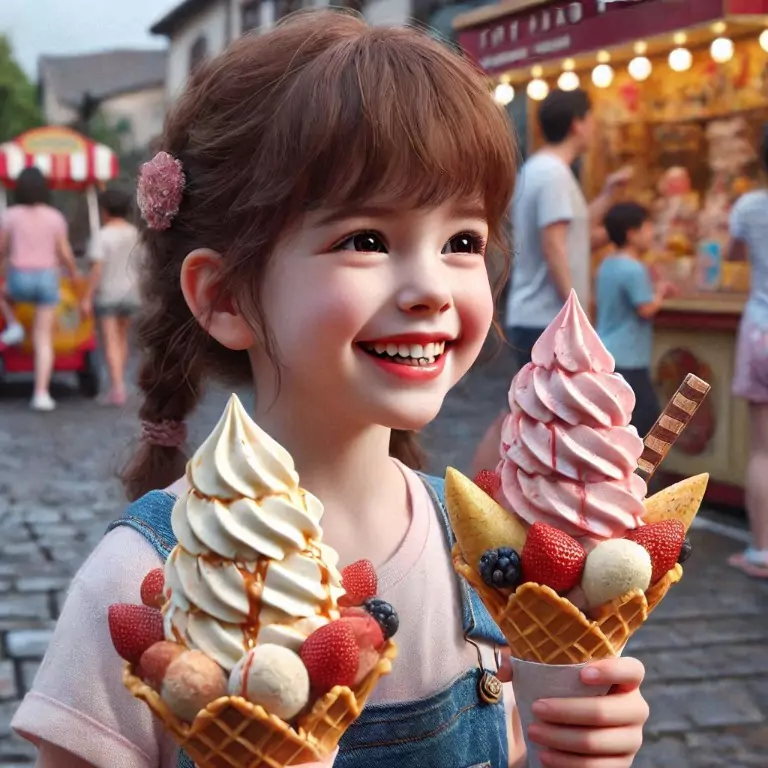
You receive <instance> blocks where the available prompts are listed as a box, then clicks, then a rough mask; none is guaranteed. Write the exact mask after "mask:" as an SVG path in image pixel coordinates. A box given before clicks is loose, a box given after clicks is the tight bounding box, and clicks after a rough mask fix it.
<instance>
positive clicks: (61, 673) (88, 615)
mask: <svg viewBox="0 0 768 768" xmlns="http://www.w3.org/2000/svg"><path fill="white" fill-rule="evenodd" d="M400 466H401V467H402V465H400ZM402 469H403V473H404V475H405V477H406V480H407V483H408V489H409V494H410V503H411V510H412V518H411V525H410V527H409V530H408V532H407V534H406V536H405V538H404V539H403V541H402V543H401V544H400V547H399V548H398V550H397V551H396V552H395V554H394V555H393V556H392V558H390V560H389V561H388V562H387V563H385V564H384V565H383V566H381V567H380V568H379V570H378V576H379V594H380V595H381V596H382V597H383V598H384V599H386V600H387V601H388V602H390V603H391V604H392V605H394V606H396V607H397V610H398V613H399V614H400V630H399V632H398V635H397V643H398V649H399V653H398V658H397V661H396V662H395V664H394V666H393V671H392V673H391V674H390V675H389V676H387V677H384V678H382V680H381V681H380V682H379V684H378V686H377V688H376V690H375V692H374V694H373V696H372V701H374V702H377V703H391V702H398V701H408V700H413V699H419V698H423V697H427V696H430V695H432V694H434V693H436V692H438V691H439V690H441V689H443V688H445V687H446V686H448V685H449V684H450V683H451V682H452V681H453V680H454V679H455V678H457V677H458V676H460V675H462V674H464V672H466V670H467V669H471V668H473V667H474V666H475V665H476V664H477V655H476V651H475V650H474V648H473V647H472V646H471V645H469V644H468V643H467V642H466V641H465V640H464V636H463V631H462V622H461V612H460V610H459V606H460V597H459V590H458V583H457V581H456V577H455V575H454V572H453V568H452V565H451V560H450V557H449V553H448V552H447V550H446V543H445V537H444V533H443V529H442V527H441V524H440V521H439V518H438V512H437V510H435V508H434V505H433V504H432V500H431V498H430V496H429V494H428V492H427V490H426V488H425V487H424V485H423V483H422V482H421V481H420V480H419V478H418V476H417V475H416V474H415V473H414V472H412V471H411V470H409V469H406V468H405V467H402ZM174 489H175V487H174ZM159 564H160V557H159V556H158V554H157V553H156V552H155V550H154V549H153V548H152V546H151V545H150V544H149V543H148V542H147V541H146V540H145V539H144V537H142V536H141V535H140V534H139V533H137V532H136V531H134V530H133V529H131V528H127V527H120V528H117V529H116V530H114V531H112V532H111V533H109V534H108V535H107V536H105V538H104V539H103V540H102V542H101V543H100V544H99V545H98V546H97V548H96V549H95V551H94V552H93V554H92V555H91V556H90V558H89V559H88V560H87V561H86V563H85V564H84V565H83V567H82V568H81V569H80V571H79V573H78V574H77V575H76V576H75V579H74V581H73V583H72V586H71V587H70V592H69V595H68V597H67V601H66V603H65V605H64V609H63V611H62V614H61V617H60V618H59V622H58V624H57V626H56V631H55V633H54V636H53V640H52V641H51V645H50V646H49V649H48V653H47V654H46V656H45V659H44V660H43V663H42V666H41V667H40V671H39V672H38V674H37V677H36V678H35V681H34V684H33V687H32V690H31V691H30V692H29V693H28V694H27V696H26V697H25V699H24V701H23V702H22V704H21V706H20V707H19V709H18V711H17V712H16V715H15V717H14V719H13V723H12V726H13V727H14V728H15V729H16V730H17V731H18V732H19V733H21V735H23V736H25V737H26V738H28V739H30V740H32V741H33V742H39V741H41V740H45V741H48V742H51V743H54V744H56V745H58V746H60V747H62V748H63V749H66V750H67V751H69V752H72V753H74V754H76V755H78V756H80V757H81V758H83V759H84V760H86V761H87V762H89V763H91V764H92V765H94V766H98V767H101V766H104V767H106V766H114V765H119V766H121V768H176V761H177V752H176V748H175V746H174V744H173V741H172V740H171V738H170V737H169V736H168V735H166V734H165V732H164V731H163V729H162V727H161V726H160V724H159V723H158V722H157V721H156V720H155V719H154V718H153V716H152V715H151V713H150V711H149V709H148V708H147V707H146V705H144V704H143V703H142V702H140V701H138V700H136V699H134V698H133V697H132V696H131V695H130V694H129V693H128V692H127V691H126V689H125V688H124V687H123V684H122V665H123V662H122V661H121V660H120V658H119V657H118V656H117V654H116V653H115V651H114V649H113V647H112V642H111V640H110V638H109V629H108V627H107V621H106V617H107V606H108V605H110V604H111V603H115V602H130V603H133V602H136V601H137V600H138V595H139V587H140V584H141V580H142V578H143V577H144V575H145V574H146V573H147V572H148V571H150V570H152V569H153V568H156V567H157V566H158V565H159ZM483 653H484V660H485V663H486V665H487V666H489V667H490V668H493V666H492V664H493V662H492V656H493V653H492V649H491V648H490V647H489V648H483ZM504 687H505V689H506V690H505V702H506V705H507V709H508V713H509V714H510V717H509V718H508V722H509V723H511V710H512V708H513V697H512V687H511V686H510V685H505V686H504ZM509 732H510V741H511V742H512V741H513V739H514V736H513V734H512V730H511V728H510V729H509ZM520 749H521V747H520V745H517V747H516V746H515V744H513V743H510V755H511V756H514V755H516V754H517V755H519V752H520ZM331 762H332V761H331ZM328 765H330V763H328Z"/></svg>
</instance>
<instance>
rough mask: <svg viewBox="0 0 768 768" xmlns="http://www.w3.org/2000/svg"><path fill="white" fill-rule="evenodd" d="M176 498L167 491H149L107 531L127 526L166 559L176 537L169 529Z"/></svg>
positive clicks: (171, 529)
mask: <svg viewBox="0 0 768 768" xmlns="http://www.w3.org/2000/svg"><path fill="white" fill-rule="evenodd" d="M175 503H176V497H175V496H174V495H173V494H172V493H168V492H167V491H150V492H149V493H148V494H146V495H145V496H142V497H141V498H140V499H137V500H136V501H134V502H133V504H131V505H130V506H129V507H128V508H127V509H126V510H125V512H123V514H122V516H121V517H119V518H118V519H117V520H115V521H114V522H112V523H110V525H109V527H108V528H107V531H108V532H109V531H111V530H114V529H115V528H117V527H118V526H120V525H127V526H128V527H129V528H133V529H134V530H135V531H138V532H139V533H140V534H141V535H142V536H143V537H144V538H145V539H146V540H147V541H148V542H149V543H150V544H151V545H152V546H153V547H154V548H155V551H156V552H157V553H158V554H159V555H160V557H162V558H163V560H167V559H168V555H170V554H171V550H172V549H173V548H174V547H175V546H176V537H175V536H174V535H173V528H171V512H172V511H173V505H174V504H175Z"/></svg>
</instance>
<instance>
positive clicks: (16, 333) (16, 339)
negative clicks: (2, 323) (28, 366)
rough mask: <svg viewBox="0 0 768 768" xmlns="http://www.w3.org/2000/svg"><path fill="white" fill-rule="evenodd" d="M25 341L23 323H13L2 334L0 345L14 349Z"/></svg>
mask: <svg viewBox="0 0 768 768" xmlns="http://www.w3.org/2000/svg"><path fill="white" fill-rule="evenodd" d="M22 341H24V326H23V325H22V324H21V323H11V325H9V326H8V327H7V328H6V329H5V330H4V331H3V332H2V333H0V344H5V346H7V347H13V346H15V345H16V344H21V342H22Z"/></svg>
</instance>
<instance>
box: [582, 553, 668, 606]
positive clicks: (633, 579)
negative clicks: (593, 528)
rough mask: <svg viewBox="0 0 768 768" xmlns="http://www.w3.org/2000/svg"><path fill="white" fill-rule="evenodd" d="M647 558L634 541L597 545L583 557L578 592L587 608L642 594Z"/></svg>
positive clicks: (647, 576)
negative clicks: (584, 600) (636, 592)
mask: <svg viewBox="0 0 768 768" xmlns="http://www.w3.org/2000/svg"><path fill="white" fill-rule="evenodd" d="M652 568H653V567H652V565H651V557H650V555H649V554H648V553H647V552H646V551H645V550H644V549H643V548H642V547H641V546H640V545H639V544H636V543H635V542H634V541H630V540H629V539H608V540H607V541H601V542H600V543H599V544H598V545H597V546H596V547H595V548H594V549H593V550H592V551H591V552H590V553H589V555H587V562H586V564H585V565H584V574H583V576H582V578H581V589H582V590H583V592H584V597H585V599H586V602H587V605H588V606H589V607H590V608H596V607H597V606H599V605H603V604H605V603H608V602H610V601H611V600H615V599H616V598H617V597H621V596H622V595H626V594H627V592H631V591H632V590H633V589H641V590H642V591H643V592H645V590H646V589H648V586H649V585H650V582H651V571H652Z"/></svg>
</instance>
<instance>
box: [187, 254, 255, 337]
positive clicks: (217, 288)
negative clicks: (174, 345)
mask: <svg viewBox="0 0 768 768" xmlns="http://www.w3.org/2000/svg"><path fill="white" fill-rule="evenodd" d="M221 274H222V262H221V254H219V253H217V252H216V251H212V250H210V249H209V248H197V249H196V250H194V251H192V252H191V253H188V254H187V256H186V258H185V259H184V263H183V264H182V265H181V290H182V293H183V294H184V299H185V300H186V302H187V306H188V307H189V309H190V311H191V312H192V314H193V315H194V316H195V319H196V320H197V322H198V323H200V325H201V326H202V327H203V329H204V330H205V331H206V332H207V333H209V334H210V335H211V336H213V338H214V339H216V341H218V342H219V344H221V345H222V346H224V347H227V349H236V350H240V349H250V348H251V347H252V346H253V345H254V344H255V343H256V335H255V334H254V332H253V330H251V328H250V326H249V325H248V323H247V322H246V319H245V318H244V317H243V316H242V315H241V314H240V313H239V312H238V310H237V307H236V306H235V302H234V301H233V299H232V296H231V294H229V293H227V292H225V291H223V290H222V285H221Z"/></svg>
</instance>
